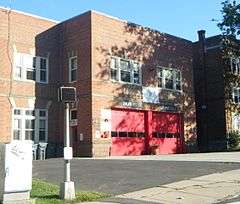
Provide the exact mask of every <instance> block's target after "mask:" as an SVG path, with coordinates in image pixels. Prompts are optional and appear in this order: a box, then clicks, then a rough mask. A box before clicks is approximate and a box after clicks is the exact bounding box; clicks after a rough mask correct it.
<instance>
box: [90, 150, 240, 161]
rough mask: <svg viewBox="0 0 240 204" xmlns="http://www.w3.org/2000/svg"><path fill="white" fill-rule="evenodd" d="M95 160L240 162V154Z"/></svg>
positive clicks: (196, 154)
mask: <svg viewBox="0 0 240 204" xmlns="http://www.w3.org/2000/svg"><path fill="white" fill-rule="evenodd" d="M94 159H109V160H141V161H143V160H153V161H197V162H199V161H203V162H237V163H239V162H240V152H211V153H191V154H167V155H141V156H111V157H101V158H94Z"/></svg>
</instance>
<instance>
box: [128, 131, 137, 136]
mask: <svg viewBox="0 0 240 204" xmlns="http://www.w3.org/2000/svg"><path fill="white" fill-rule="evenodd" d="M128 137H137V133H136V132H128Z"/></svg>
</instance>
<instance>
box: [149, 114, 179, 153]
mask: <svg viewBox="0 0 240 204" xmlns="http://www.w3.org/2000/svg"><path fill="white" fill-rule="evenodd" d="M181 127H182V126H181V115H180V114H177V113H159V112H153V115H152V131H153V132H152V137H151V139H150V146H152V147H154V146H155V148H156V149H157V153H158V154H172V153H180V152H182V144H183V143H182V142H183V141H182V134H181V132H182V128H181Z"/></svg>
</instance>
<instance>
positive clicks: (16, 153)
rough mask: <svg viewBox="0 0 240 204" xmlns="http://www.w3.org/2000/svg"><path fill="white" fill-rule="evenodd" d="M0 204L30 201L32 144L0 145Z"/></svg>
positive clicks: (28, 142) (13, 142) (16, 142)
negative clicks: (20, 200) (9, 201)
mask: <svg viewBox="0 0 240 204" xmlns="http://www.w3.org/2000/svg"><path fill="white" fill-rule="evenodd" d="M0 172H1V174H4V175H1V179H0V203H1V202H3V203H5V202H7V201H8V200H13V201H17V200H18V199H19V198H21V199H22V200H29V199H30V190H31V188H32V142H31V141H12V142H11V143H10V144H1V145H0Z"/></svg>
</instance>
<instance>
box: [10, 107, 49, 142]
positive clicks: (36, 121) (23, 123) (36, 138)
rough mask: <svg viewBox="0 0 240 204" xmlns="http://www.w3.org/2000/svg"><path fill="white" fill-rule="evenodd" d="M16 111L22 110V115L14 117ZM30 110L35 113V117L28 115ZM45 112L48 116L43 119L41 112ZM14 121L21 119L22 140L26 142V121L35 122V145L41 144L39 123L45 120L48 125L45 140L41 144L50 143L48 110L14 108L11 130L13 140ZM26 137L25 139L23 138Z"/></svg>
mask: <svg viewBox="0 0 240 204" xmlns="http://www.w3.org/2000/svg"><path fill="white" fill-rule="evenodd" d="M14 110H20V111H21V113H20V115H14ZM26 110H30V111H34V116H28V115H26V113H25V111H26ZM40 111H45V113H46V115H45V116H44V117H41V116H40V114H39V112H40ZM14 119H20V120H21V128H20V140H25V136H24V135H25V130H26V128H25V122H26V119H30V120H34V141H33V142H35V143H38V142H39V121H40V119H44V120H45V125H46V135H45V140H44V141H41V142H47V141H48V110H47V109H34V108H18V107H15V108H12V128H11V131H12V133H11V136H12V140H14ZM23 136H24V137H23Z"/></svg>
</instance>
